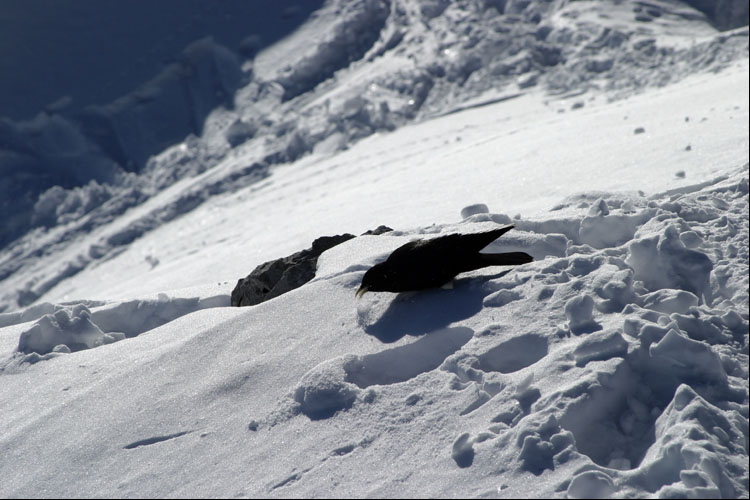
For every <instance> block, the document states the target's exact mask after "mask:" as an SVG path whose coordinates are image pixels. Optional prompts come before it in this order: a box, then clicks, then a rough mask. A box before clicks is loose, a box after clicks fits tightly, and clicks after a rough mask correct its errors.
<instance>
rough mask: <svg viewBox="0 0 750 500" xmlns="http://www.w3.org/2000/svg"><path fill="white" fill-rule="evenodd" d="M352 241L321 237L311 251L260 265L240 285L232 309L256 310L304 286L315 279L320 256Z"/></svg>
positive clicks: (234, 294) (350, 236)
mask: <svg viewBox="0 0 750 500" xmlns="http://www.w3.org/2000/svg"><path fill="white" fill-rule="evenodd" d="M352 238H354V235H353V234H341V235H336V236H321V237H320V238H318V239H316V240H315V241H313V244H312V248H308V249H305V250H302V251H300V252H297V253H293V254H292V255H289V256H287V257H283V258H281V259H276V260H272V261H269V262H266V263H264V264H261V265H259V266H258V267H256V268H255V269H254V270H253V272H251V273H250V274H249V275H248V276H247V277H245V278H242V279H240V280H239V281H238V282H237V286H236V287H234V290H232V305H233V306H254V305H256V304H260V303H261V302H265V301H266V300H268V299H272V298H274V297H278V296H279V295H281V294H283V293H286V292H288V291H289V290H293V289H295V288H297V287H300V286H302V285H304V284H305V283H307V282H308V281H310V280H311V279H313V278H314V277H315V269H316V266H317V264H318V257H320V254H322V253H323V252H325V251H326V250H328V249H329V248H332V247H334V246H336V245H338V244H339V243H343V242H344V241H346V240H350V239H352Z"/></svg>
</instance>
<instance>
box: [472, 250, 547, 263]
mask: <svg viewBox="0 0 750 500" xmlns="http://www.w3.org/2000/svg"><path fill="white" fill-rule="evenodd" d="M479 258H480V261H481V262H482V264H483V265H484V266H517V265H520V264H527V263H529V262H531V261H533V260H534V257H532V256H531V255H529V254H527V253H525V252H504V253H480V254H479Z"/></svg>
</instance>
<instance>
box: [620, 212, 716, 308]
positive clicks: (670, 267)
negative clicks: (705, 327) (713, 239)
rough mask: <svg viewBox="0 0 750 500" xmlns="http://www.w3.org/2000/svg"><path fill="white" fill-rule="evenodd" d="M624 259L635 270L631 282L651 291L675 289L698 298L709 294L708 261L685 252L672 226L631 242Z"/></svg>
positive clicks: (687, 250)
mask: <svg viewBox="0 0 750 500" xmlns="http://www.w3.org/2000/svg"><path fill="white" fill-rule="evenodd" d="M626 260H627V262H628V264H630V265H631V266H632V267H633V270H634V271H635V279H637V280H642V281H643V283H644V284H645V285H646V287H647V288H649V289H651V290H658V289H661V288H677V289H682V290H686V291H688V292H691V293H693V294H695V295H696V296H697V297H699V298H700V297H705V296H706V295H710V274H711V270H712V269H713V263H712V262H711V259H709V258H708V256H707V255H706V254H704V253H702V252H698V251H695V250H689V249H687V248H686V247H685V245H684V243H682V241H681V240H680V234H679V232H678V230H677V228H676V227H675V226H673V225H670V226H668V227H667V228H666V229H665V230H664V232H663V233H662V234H660V235H658V236H657V235H654V236H650V237H647V238H641V239H637V240H635V241H633V242H631V243H630V245H629V255H628V258H627V259H626Z"/></svg>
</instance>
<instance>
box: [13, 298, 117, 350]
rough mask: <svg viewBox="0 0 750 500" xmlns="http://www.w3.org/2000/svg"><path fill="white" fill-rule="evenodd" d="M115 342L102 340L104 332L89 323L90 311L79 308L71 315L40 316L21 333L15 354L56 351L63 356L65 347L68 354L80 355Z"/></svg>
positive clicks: (74, 309)
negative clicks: (69, 352) (17, 351)
mask: <svg viewBox="0 0 750 500" xmlns="http://www.w3.org/2000/svg"><path fill="white" fill-rule="evenodd" d="M115 340H118V339H116V338H115V337H110V338H109V339H105V334H104V332H102V331H101V329H100V328H99V327H98V326H96V325H95V324H94V323H92V322H91V312H90V311H89V309H88V308H87V307H86V306H84V305H83V304H78V305H76V306H75V307H73V309H72V311H68V310H65V309H60V310H58V311H56V312H55V313H54V314H46V315H44V316H42V317H41V318H40V319H39V320H38V321H36V322H35V323H34V325H33V326H32V327H31V328H29V329H28V330H25V331H24V332H23V333H21V336H20V339H19V341H18V350H19V351H20V352H23V353H25V354H30V353H32V352H35V353H38V354H47V353H49V352H52V351H55V350H56V352H65V349H64V348H62V347H60V346H61V345H64V346H66V347H67V348H68V349H69V350H70V351H80V350H82V349H90V348H92V347H97V346H100V345H102V344H105V343H110V342H114V341H115Z"/></svg>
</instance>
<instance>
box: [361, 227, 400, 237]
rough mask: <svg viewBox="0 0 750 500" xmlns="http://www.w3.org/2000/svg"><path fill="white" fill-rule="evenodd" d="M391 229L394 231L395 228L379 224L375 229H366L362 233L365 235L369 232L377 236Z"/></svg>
mask: <svg viewBox="0 0 750 500" xmlns="http://www.w3.org/2000/svg"><path fill="white" fill-rule="evenodd" d="M389 231H393V229H391V228H390V227H388V226H378V227H376V228H375V229H370V230H369V231H365V232H364V233H362V236H364V235H366V234H369V235H372V236H377V235H379V234H383V233H387V232H389Z"/></svg>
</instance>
